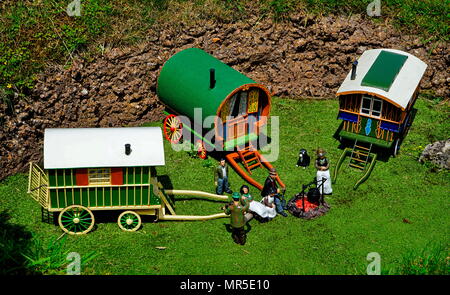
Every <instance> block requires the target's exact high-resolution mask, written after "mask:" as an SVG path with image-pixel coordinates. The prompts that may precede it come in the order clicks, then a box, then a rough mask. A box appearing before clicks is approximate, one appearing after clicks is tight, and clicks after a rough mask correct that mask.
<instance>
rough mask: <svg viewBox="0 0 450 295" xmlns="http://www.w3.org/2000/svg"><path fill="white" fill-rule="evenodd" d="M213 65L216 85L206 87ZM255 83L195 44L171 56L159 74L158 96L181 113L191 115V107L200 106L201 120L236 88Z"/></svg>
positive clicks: (213, 114) (192, 110)
mask: <svg viewBox="0 0 450 295" xmlns="http://www.w3.org/2000/svg"><path fill="white" fill-rule="evenodd" d="M211 68H213V69H215V80H216V84H215V87H214V88H212V89H210V88H209V86H210V85H209V70H210V69H211ZM254 83H256V82H255V81H253V80H252V79H250V78H248V77H246V76H244V75H243V74H241V73H239V72H238V71H236V70H235V69H233V68H231V67H229V66H228V65H226V64H224V63H223V62H221V61H220V60H218V59H216V58H215V57H213V56H211V55H209V54H208V53H206V52H204V51H203V50H201V49H198V48H189V49H185V50H183V51H180V52H178V53H177V54H175V55H174V56H172V57H171V58H170V59H169V60H168V61H167V62H166V63H165V64H164V66H163V68H162V70H161V73H160V75H159V78H158V86H157V93H158V96H159V99H160V100H161V101H162V102H164V104H166V105H167V106H168V107H170V108H171V109H173V110H174V111H175V112H177V113H178V114H180V115H185V116H187V117H189V118H190V119H194V108H202V120H204V118H205V117H207V116H215V115H216V114H217V110H218V108H219V106H220V104H221V103H222V101H223V100H224V99H225V98H226V97H227V96H228V95H230V94H231V93H232V92H233V91H234V90H235V89H237V88H239V87H241V86H243V85H245V84H254Z"/></svg>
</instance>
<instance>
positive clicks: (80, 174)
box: [75, 168, 89, 185]
mask: <svg viewBox="0 0 450 295" xmlns="http://www.w3.org/2000/svg"><path fill="white" fill-rule="evenodd" d="M75 174H76V183H77V185H88V184H89V176H88V169H87V168H80V169H77V170H76V172H75Z"/></svg>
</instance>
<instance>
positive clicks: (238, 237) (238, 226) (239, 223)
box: [224, 192, 250, 245]
mask: <svg viewBox="0 0 450 295" xmlns="http://www.w3.org/2000/svg"><path fill="white" fill-rule="evenodd" d="M231 197H232V198H233V203H231V204H230V205H227V206H226V207H225V208H224V209H225V214H227V215H229V214H231V215H230V218H231V219H230V224H231V228H232V233H231V236H232V238H233V240H234V242H235V243H236V244H240V245H245V242H246V240H247V233H246V232H245V230H244V226H245V223H246V220H245V212H247V211H248V208H249V204H250V203H249V202H245V205H242V203H241V201H240V200H241V195H240V194H239V193H238V192H234V193H233V195H232V196H231Z"/></svg>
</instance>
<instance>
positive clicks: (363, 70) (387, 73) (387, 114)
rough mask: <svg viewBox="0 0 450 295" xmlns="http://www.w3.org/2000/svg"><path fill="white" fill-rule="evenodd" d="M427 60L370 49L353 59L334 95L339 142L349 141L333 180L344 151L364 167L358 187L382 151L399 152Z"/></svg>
mask: <svg viewBox="0 0 450 295" xmlns="http://www.w3.org/2000/svg"><path fill="white" fill-rule="evenodd" d="M426 68H427V65H426V64H425V63H424V62H422V61H421V60H420V59H418V58H417V57H415V56H413V55H411V54H409V53H406V52H403V51H400V50H395V49H371V50H366V51H365V52H364V53H363V54H362V55H361V56H360V57H359V59H358V60H357V61H356V62H355V63H353V67H352V70H351V71H350V73H348V75H347V77H346V78H345V80H344V82H343V83H342V84H341V86H340V88H339V89H338V91H337V93H336V95H337V97H338V98H339V114H338V119H339V120H342V122H341V125H340V127H339V129H338V132H337V134H338V137H339V139H340V141H341V142H344V141H345V142H350V143H351V145H352V146H351V147H349V148H346V149H345V150H344V152H343V154H342V156H341V159H340V160H339V161H338V164H337V168H336V170H335V176H334V179H336V177H337V171H338V169H339V166H340V165H341V164H342V161H343V160H344V158H345V155H346V154H350V162H349V166H351V167H354V168H356V169H360V170H362V171H365V172H366V173H365V175H364V176H363V178H361V180H360V181H358V182H357V184H356V185H355V188H356V187H357V186H358V185H359V184H360V183H361V182H362V181H364V180H365V179H366V178H367V177H368V176H369V174H370V172H371V170H372V168H373V166H374V164H375V160H376V158H377V156H378V155H377V154H376V153H373V150H374V149H375V147H376V148H377V149H378V151H379V152H381V153H385V154H392V155H394V156H396V155H397V154H398V152H399V149H400V144H401V142H402V140H403V138H404V136H405V135H406V134H407V132H408V129H409V127H410V126H411V124H412V120H413V117H414V109H413V106H414V103H415V102H416V99H417V97H418V94H419V87H420V82H421V80H422V77H423V75H424V73H425V70H426ZM367 165H369V166H368V167H369V168H368V169H366V168H367V167H366V166H367Z"/></svg>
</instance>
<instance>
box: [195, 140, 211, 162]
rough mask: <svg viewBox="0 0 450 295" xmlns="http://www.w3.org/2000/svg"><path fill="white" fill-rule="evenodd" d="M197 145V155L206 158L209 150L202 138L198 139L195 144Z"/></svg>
mask: <svg viewBox="0 0 450 295" xmlns="http://www.w3.org/2000/svg"><path fill="white" fill-rule="evenodd" d="M195 147H196V149H197V155H198V157H199V158H200V159H203V160H204V159H206V157H207V156H208V152H207V151H206V148H205V144H204V143H203V141H201V140H200V139H199V140H197V143H196V144H195Z"/></svg>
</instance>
